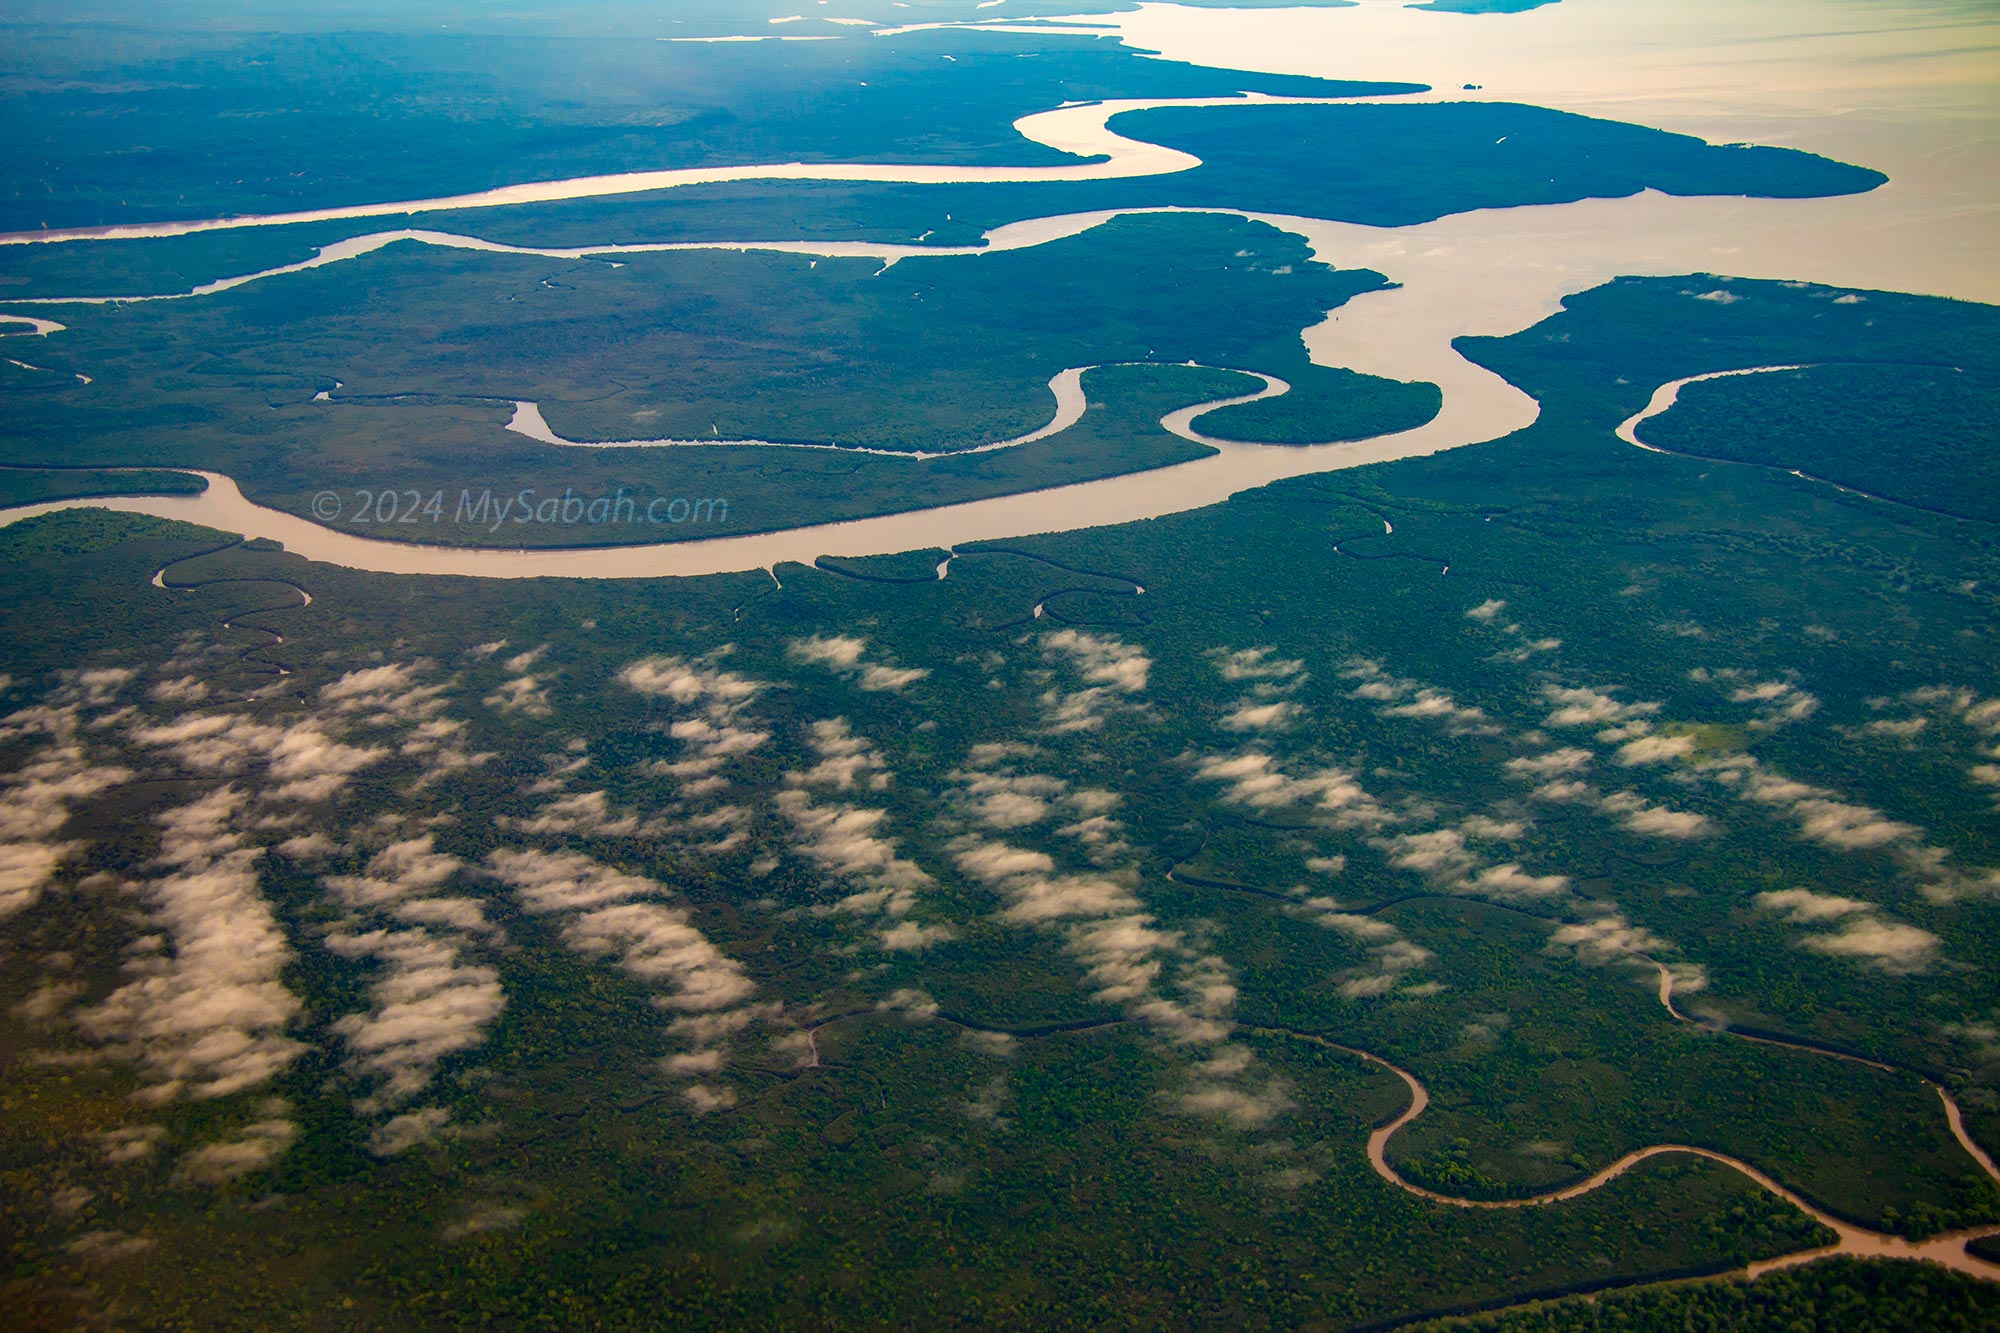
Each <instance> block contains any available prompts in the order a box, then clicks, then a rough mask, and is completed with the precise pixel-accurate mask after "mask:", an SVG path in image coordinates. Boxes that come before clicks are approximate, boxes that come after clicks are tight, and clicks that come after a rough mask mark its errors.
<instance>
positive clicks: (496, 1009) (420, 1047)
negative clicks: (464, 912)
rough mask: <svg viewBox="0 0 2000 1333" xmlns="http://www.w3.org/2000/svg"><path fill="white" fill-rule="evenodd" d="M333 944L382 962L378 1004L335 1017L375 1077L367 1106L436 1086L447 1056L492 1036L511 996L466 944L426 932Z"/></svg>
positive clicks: (340, 939) (375, 992) (373, 997)
mask: <svg viewBox="0 0 2000 1333" xmlns="http://www.w3.org/2000/svg"><path fill="white" fill-rule="evenodd" d="M326 947H327V949H328V950H329V951H331V952H332V953H334V954H336V955H338V956H340V957H342V958H349V959H366V960H370V961H372V962H374V963H375V964H376V965H377V968H378V970H377V972H376V973H375V975H374V977H373V978H372V979H371V981H370V984H369V987H368V997H369V1000H370V1002H371V1004H372V1008H370V1010H369V1011H368V1012H366V1013H360V1014H348V1015H346V1016H344V1017H342V1018H339V1019H337V1020H335V1021H334V1023H333V1031H334V1032H335V1033H337V1034H338V1035H339V1036H340V1037H341V1039H342V1040H343V1041H345V1042H346V1044H347V1049H348V1052H349V1054H350V1056H351V1058H352V1061H353V1064H354V1067H355V1068H356V1069H357V1070H358V1071H360V1072H361V1073H363V1074H366V1075H369V1076H371V1077H374V1078H376V1079H377V1080H379V1082H378V1083H377V1085H376V1088H375V1092H374V1093H373V1095H372V1096H370V1097H369V1098H368V1099H366V1100H365V1101H364V1102H363V1109H365V1110H374V1109H379V1108H385V1107H391V1106H396V1105H399V1104H401V1103H403V1102H406V1101H408V1100H409V1099H410V1098H411V1097H414V1096H415V1095H416V1094H417V1093H419V1092H422V1091H423V1090H424V1089H425V1088H426V1087H428V1086H429V1085H430V1082H431V1080H432V1078H433V1077H434V1076H435V1072H436V1069H437V1066H438V1064H439V1063H440V1062H441V1061H443V1060H444V1059H445V1058H446V1057H448V1056H452V1055H456V1054H458V1053H459V1052H461V1051H466V1050H470V1049H472V1048H473V1047H475V1046H477V1045H479V1044H480V1043H481V1042H482V1041H484V1040H485V1035H486V1030H487V1028H489V1027H490V1026H491V1025H492V1024H493V1022H494V1020H495V1019H497V1018H498V1017H499V1016H500V1012H501V1010H503V1009H504V1008H506V1005H507V998H506V995H505V993H504V992H503V991H502V990H501V987H500V977H499V974H498V973H496V972H495V971H494V970H493V969H492V968H490V967H476V966H470V965H467V964H466V963H464V962H462V961H461V960H460V957H459V952H460V950H459V946H458V944H457V943H456V942H454V941H452V940H449V939H441V938H438V937H436V936H434V935H432V934H430V933H429V932H428V931H424V930H394V931H392V930H372V931H367V932H365V933H362V934H358V935H331V936H329V937H328V938H327V941H326Z"/></svg>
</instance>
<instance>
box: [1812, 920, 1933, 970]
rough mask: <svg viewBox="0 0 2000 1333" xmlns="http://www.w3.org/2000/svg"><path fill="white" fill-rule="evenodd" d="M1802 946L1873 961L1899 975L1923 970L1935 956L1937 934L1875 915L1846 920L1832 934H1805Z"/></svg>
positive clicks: (1840, 956)
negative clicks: (1884, 919) (1843, 924)
mask: <svg viewBox="0 0 2000 1333" xmlns="http://www.w3.org/2000/svg"><path fill="white" fill-rule="evenodd" d="M1805 947H1806V948H1808V949H1812V950H1814V951H1816V952H1818V953H1824V954H1831V955H1833V956H1835V957H1839V958H1855V959H1859V960H1861V961H1863V962H1867V963H1873V964H1874V965H1875V966H1876V967H1879V968H1881V969H1882V970H1883V971H1884V972H1888V973H1892V974H1894V975H1898V976H1902V975H1907V974H1910V973H1913V972H1922V971H1924V970H1925V969H1927V968H1928V967H1929V966H1930V964H1931V963H1932V961H1933V960H1934V959H1935V958H1936V957H1937V948H1938V937H1937V936H1935V935H1933V934H1931V933H1930V932H1929V931H1927V930H1919V929H1918V928H1917V927H1915V926H1906V925H1903V924H1902V923H1900V922H1895V921H1883V920H1881V919H1880V918H1877V917H1859V918H1855V919H1853V920H1850V921H1849V922H1848V923H1847V924H1846V925H1845V926H1843V927H1842V928H1841V929H1840V932H1839V933H1838V934H1834V935H1808V936H1807V937H1806V939H1805Z"/></svg>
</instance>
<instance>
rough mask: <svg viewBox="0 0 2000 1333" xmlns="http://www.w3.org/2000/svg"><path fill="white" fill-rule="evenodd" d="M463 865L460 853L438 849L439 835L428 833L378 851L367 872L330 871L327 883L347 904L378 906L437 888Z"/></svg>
mask: <svg viewBox="0 0 2000 1333" xmlns="http://www.w3.org/2000/svg"><path fill="white" fill-rule="evenodd" d="M330 846H331V844H329V847H330ZM464 865H465V863H464V862H462V861H460V860H459V859H458V858H457V857H455V856H449V855H446V854H445V853H443V852H440V851H438V850H437V835H436V834H433V833H426V834H424V835H422V836H421V837H416V838H410V839H408V840H406V841H403V842H395V843H391V844H389V846H387V847H385V848H383V849H382V850H381V851H379V852H377V853H376V854H375V855H374V856H373V857H371V858H370V859H369V862H368V867H367V872H366V873H365V874H361V875H329V876H328V877H327V880H326V884H327V887H328V888H330V889H332V890H333V891H334V893H335V895H336V896H337V897H338V898H339V899H340V901H341V902H342V903H343V904H344V905H345V906H348V907H353V908H368V907H379V906H382V905H384V904H388V903H393V902H396V901H398V900H400V899H403V898H407V897H409V896H410V895H412V894H418V893H426V892H428V891H430V890H432V889H435V888H437V887H439V886H440V885H442V884H444V883H446V882H447V881H449V880H450V879H451V877H452V876H454V875H456V874H457V873H458V872H459V871H460V870H461V869H463V868H464Z"/></svg>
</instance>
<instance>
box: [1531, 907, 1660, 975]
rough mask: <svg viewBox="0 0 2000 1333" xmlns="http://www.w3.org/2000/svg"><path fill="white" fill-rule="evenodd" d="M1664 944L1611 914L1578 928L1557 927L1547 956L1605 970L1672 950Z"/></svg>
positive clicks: (1620, 916)
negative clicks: (1640, 956) (1572, 958)
mask: <svg viewBox="0 0 2000 1333" xmlns="http://www.w3.org/2000/svg"><path fill="white" fill-rule="evenodd" d="M1671 947H1672V946H1671V945H1669V944H1668V943H1667V942H1666V941H1665V940H1663V939H1661V938H1660V937H1659V936H1657V935H1655V934H1653V933H1652V932H1651V931H1649V930H1646V929H1645V928H1644V927H1641V926H1635V925H1633V924H1632V923H1631V922H1629V921H1627V920H1626V919H1625V918H1624V916H1623V915H1621V914H1619V913H1617V912H1612V913H1609V914H1607V915H1604V916H1601V917H1598V918H1597V919H1596V920H1594V921H1588V922H1584V923H1581V924H1579V925H1570V926H1558V927H1557V928H1556V929H1555V931H1554V932H1552V933H1551V934H1550V936H1549V945H1548V952H1550V953H1552V954H1558V955H1561V954H1570V953H1573V954H1574V955H1575V956H1576V957H1577V958H1578V960H1580V961H1582V962H1585V963H1594V964H1597V965H1599V966H1602V965H1604V964H1606V963H1613V962H1617V961H1619V960H1620V959H1622V958H1628V957H1631V956H1633V955H1635V954H1650V953H1657V952H1659V951H1660V950H1663V949H1668V948H1671Z"/></svg>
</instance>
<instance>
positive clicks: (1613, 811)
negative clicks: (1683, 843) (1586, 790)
mask: <svg viewBox="0 0 2000 1333" xmlns="http://www.w3.org/2000/svg"><path fill="white" fill-rule="evenodd" d="M1598 805H1599V808H1601V809H1602V810H1603V811H1604V812H1605V813H1606V814H1609V815H1616V816H1618V822H1619V823H1620V824H1622V825H1623V826H1624V827H1625V828H1627V829H1629V830H1630V831H1632V832H1633V833H1643V834H1645V835H1646V836H1648V837H1653V838H1680V839H1692V838H1705V837H1707V836H1708V835H1709V834H1710V833H1712V832H1714V825H1713V823H1712V822H1711V821H1710V820H1709V818H1708V817H1707V816H1706V815H1700V814H1695V813H1694V812H1692V811H1687V810H1670V809H1668V808H1667V807H1666V806H1663V805H1654V804H1652V803H1651V802H1650V801H1647V800H1645V799H1644V798H1643V797H1640V796H1638V795H1636V794H1634V793H1632V792H1629V791H1621V792H1613V793H1612V794H1611V795H1609V796H1606V797H1604V798H1603V799H1602V800H1601V801H1599V802H1598Z"/></svg>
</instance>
